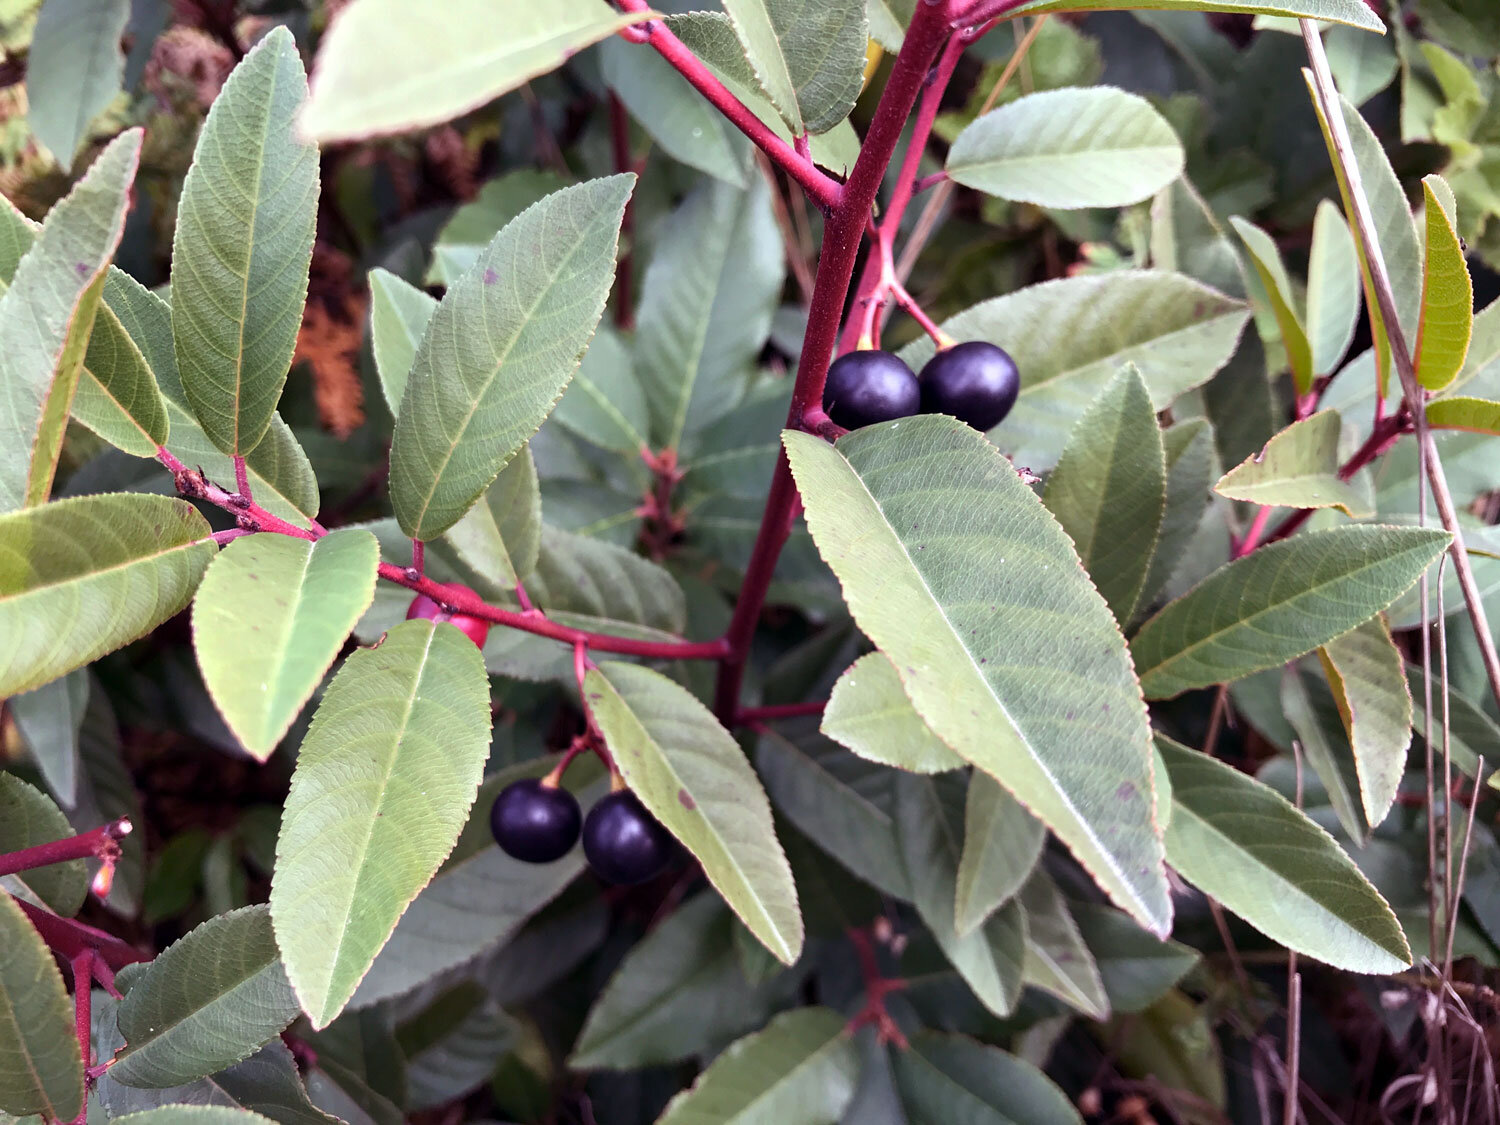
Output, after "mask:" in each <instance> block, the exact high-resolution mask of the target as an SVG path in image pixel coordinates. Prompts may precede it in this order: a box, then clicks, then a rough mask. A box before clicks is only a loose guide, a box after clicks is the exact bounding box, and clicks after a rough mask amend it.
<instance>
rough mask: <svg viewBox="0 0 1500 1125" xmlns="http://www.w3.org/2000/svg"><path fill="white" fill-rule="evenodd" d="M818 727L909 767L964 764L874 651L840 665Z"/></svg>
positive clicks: (870, 754) (872, 756)
mask: <svg viewBox="0 0 1500 1125" xmlns="http://www.w3.org/2000/svg"><path fill="white" fill-rule="evenodd" d="M822 730H823V733H824V734H826V735H827V736H828V737H829V738H831V739H833V740H834V741H835V742H838V743H842V744H843V745H844V746H847V747H848V748H849V749H850V750H852V751H854V753H856V754H858V755H859V756H860V757H861V758H866V759H868V760H870V761H872V762H879V763H881V764H882V765H887V766H895V767H896V768H897V769H903V770H910V771H911V772H913V773H941V772H942V771H943V770H956V769H961V768H962V767H963V766H965V765H967V764H968V763H967V762H965V761H964V760H963V759H962V758H960V757H959V756H958V755H957V754H955V753H954V752H953V751H952V750H950V749H949V748H948V745H947V744H946V743H945V742H944V741H943V740H942V739H941V738H939V737H938V736H937V735H936V734H934V733H933V731H932V728H931V727H929V726H928V725H927V724H926V723H925V722H924V721H923V719H922V716H921V715H919V714H917V710H916V708H915V707H913V706H912V705H911V700H910V699H908V698H906V689H905V688H903V687H902V686H901V677H900V676H898V675H897V674H896V666H895V665H894V664H892V663H891V662H890V660H889V659H888V658H887V657H886V656H885V655H884V654H883V653H879V652H872V653H868V654H866V655H865V656H861V657H860V658H859V659H858V660H856V661H855V662H854V663H853V664H851V665H849V667H848V668H846V669H844V674H843V675H842V676H840V677H839V678H838V682H837V683H835V684H834V685H833V694H832V695H831V696H829V699H828V707H827V709H825V710H824V712H823V724H822Z"/></svg>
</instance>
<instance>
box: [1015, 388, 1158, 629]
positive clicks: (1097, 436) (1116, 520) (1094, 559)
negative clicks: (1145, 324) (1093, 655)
mask: <svg viewBox="0 0 1500 1125" xmlns="http://www.w3.org/2000/svg"><path fill="white" fill-rule="evenodd" d="M1042 503H1044V504H1046V505H1047V508H1048V509H1049V510H1050V511H1051V512H1052V514H1053V515H1054V516H1055V517H1057V522H1058V523H1060V524H1062V527H1063V530H1064V531H1066V532H1067V533H1068V538H1070V539H1072V540H1073V546H1074V547H1075V548H1077V550H1078V556H1079V558H1081V559H1082V560H1083V567H1084V569H1085V570H1087V571H1088V572H1089V577H1091V578H1092V579H1093V580H1094V585H1095V586H1097V587H1098V588H1099V593H1100V594H1102V595H1104V600H1105V601H1106V602H1108V603H1109V608H1110V612H1111V613H1113V614H1114V615H1115V620H1116V621H1118V622H1119V623H1120V624H1121V625H1122V626H1123V625H1126V624H1128V623H1129V621H1130V618H1131V616H1132V615H1133V614H1134V613H1135V607H1136V603H1137V602H1139V601H1140V597H1141V591H1142V590H1143V589H1144V587H1145V584H1146V572H1147V571H1148V570H1149V569H1150V568H1151V559H1152V556H1153V555H1154V554H1155V551H1156V541H1157V537H1158V536H1159V534H1160V532H1161V523H1162V517H1163V514H1164V512H1165V511H1166V504H1167V462H1166V451H1165V449H1164V448H1163V446H1162V436H1161V427H1160V426H1158V425H1157V424H1156V412H1155V411H1154V410H1153V409H1152V408H1151V393H1150V391H1148V390H1147V389H1146V383H1145V380H1143V379H1142V378H1141V373H1140V371H1139V370H1137V369H1136V367H1135V366H1134V365H1133V364H1126V365H1125V367H1124V368H1122V369H1121V371H1120V373H1119V374H1118V375H1116V376H1115V377H1114V379H1112V380H1111V381H1110V382H1109V384H1108V385H1107V386H1106V387H1105V388H1104V390H1102V391H1100V392H1099V397H1098V398H1096V399H1095V400H1094V401H1093V403H1092V404H1091V405H1090V406H1089V408H1088V410H1087V411H1086V412H1085V413H1084V415H1083V417H1082V418H1080V419H1079V420H1078V425H1076V426H1074V427H1073V432H1072V433H1071V434H1070V435H1069V436H1068V444H1067V445H1066V446H1065V447H1064V448H1063V452H1062V457H1061V458H1059V460H1058V462H1057V467H1056V468H1055V469H1053V470H1052V474H1051V475H1050V476H1049V477H1048V478H1047V488H1046V491H1045V492H1044V493H1043V494H1042Z"/></svg>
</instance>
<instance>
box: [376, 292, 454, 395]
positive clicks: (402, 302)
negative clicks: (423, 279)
mask: <svg viewBox="0 0 1500 1125" xmlns="http://www.w3.org/2000/svg"><path fill="white" fill-rule="evenodd" d="M437 306H438V303H437V298H436V297H434V296H432V295H431V294H429V293H426V292H424V291H423V290H421V289H418V288H417V287H416V286H415V285H412V284H411V283H410V282H406V281H402V280H401V279H400V278H399V277H397V276H396V275H395V274H393V273H391V272H389V271H388V270H383V269H379V268H378V267H377V268H376V269H373V270H371V271H370V346H371V349H372V350H373V351H374V352H375V370H376V373H377V374H378V375H379V376H380V390H381V393H382V394H384V395H385V404H386V405H387V406H389V407H390V408H391V415H392V416H393V417H394V416H395V414H396V411H398V410H400V409H401V397H402V395H404V394H405V393H406V380H407V377H408V376H409V375H410V374H411V364H412V360H413V359H415V358H416V355H417V345H418V344H419V343H421V342H422V333H424V332H426V331H427V323H428V321H430V320H431V319H432V313H433V310H435V309H436V308H437Z"/></svg>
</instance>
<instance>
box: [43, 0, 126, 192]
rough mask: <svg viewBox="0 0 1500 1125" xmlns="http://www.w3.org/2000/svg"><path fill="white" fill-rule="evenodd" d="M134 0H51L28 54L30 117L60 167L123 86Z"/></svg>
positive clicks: (67, 163)
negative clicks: (124, 39)
mask: <svg viewBox="0 0 1500 1125" xmlns="http://www.w3.org/2000/svg"><path fill="white" fill-rule="evenodd" d="M129 19H130V0H47V3H45V4H43V5H42V8H41V11H39V12H38V13H37V16H36V29H35V30H34V31H33V32H32V33H31V49H30V51H29V52H28V54H27V57H26V64H27V65H26V123H27V124H28V125H29V126H31V132H32V133H33V134H34V135H35V136H36V139H37V140H39V141H41V142H42V144H44V145H45V146H46V147H47V150H48V151H49V152H51V153H52V155H53V157H55V158H56V160H57V162H58V164H60V165H61V166H62V170H63V171H64V172H67V171H68V170H69V169H70V168H71V167H72V166H73V157H74V156H75V155H77V153H78V148H79V145H80V144H82V143H83V141H84V139H85V138H86V137H87V136H88V129H89V123H90V122H91V121H93V120H94V118H95V117H97V116H99V114H100V113H102V112H103V111H104V110H105V109H106V108H108V106H109V103H110V102H112V101H114V99H115V96H116V95H117V94H118V93H119V92H120V85H121V83H122V81H123V80H124V77H125V53H124V52H123V51H121V50H120V37H121V36H122V35H124V33H125V24H126V22H127V21H128V20H129Z"/></svg>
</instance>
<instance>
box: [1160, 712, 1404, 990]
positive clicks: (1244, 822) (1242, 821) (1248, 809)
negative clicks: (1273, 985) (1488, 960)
mask: <svg viewBox="0 0 1500 1125" xmlns="http://www.w3.org/2000/svg"><path fill="white" fill-rule="evenodd" d="M1157 746H1158V748H1159V749H1160V750H1161V753H1162V757H1163V759H1164V760H1165V761H1166V763H1167V769H1168V770H1169V771H1170V772H1171V777H1172V801H1173V811H1172V823H1171V825H1170V826H1169V827H1168V828H1167V858H1168V860H1169V862H1171V864H1172V865H1173V866H1174V867H1176V868H1177V869H1178V870H1179V871H1181V872H1182V874H1183V877H1184V878H1186V879H1187V880H1188V881H1189V882H1191V883H1192V884H1193V885H1194V886H1196V887H1197V888H1198V889H1199V890H1201V891H1203V892H1204V893H1205V894H1209V895H1212V896H1213V897H1214V898H1216V899H1218V900H1219V901H1220V902H1221V903H1223V904H1224V905H1225V906H1226V907H1228V908H1229V909H1230V910H1232V911H1234V913H1236V914H1238V915H1239V916H1240V917H1241V918H1243V919H1245V921H1247V922H1249V923H1250V924H1251V925H1252V926H1254V927H1255V928H1256V929H1257V930H1259V931H1260V932H1261V933H1263V934H1265V935H1266V936H1267V937H1269V938H1270V939H1271V940H1272V941H1276V942H1279V943H1280V944H1282V945H1284V946H1286V947H1287V948H1288V949H1295V950H1296V951H1297V952H1299V953H1303V954H1306V955H1307V956H1309V957H1314V958H1316V959H1317V960H1319V961H1325V962H1327V963H1328V964H1330V965H1333V966H1335V967H1336V968H1341V969H1348V970H1350V971H1351V972H1357V973H1395V972H1399V971H1401V970H1402V969H1404V968H1405V967H1406V966H1407V965H1409V964H1411V951H1410V950H1409V949H1408V947H1407V944H1406V937H1405V935H1403V934H1402V932H1401V926H1400V924H1399V923H1397V921H1396V916H1395V915H1394V914H1393V913H1392V912H1391V908H1390V907H1389V906H1387V905H1386V903H1385V900H1384V899H1382V898H1381V897H1380V894H1379V893H1378V892H1377V891H1376V890H1375V888H1374V887H1372V886H1370V884H1369V882H1368V881H1367V880H1366V879H1365V877H1364V876H1363V875H1362V874H1361V873H1360V871H1359V868H1357V867H1355V866H1354V861H1353V860H1351V859H1350V858H1349V857H1348V856H1347V855H1345V854H1344V851H1343V849H1342V848H1340V847H1339V846H1338V844H1337V843H1335V842H1334V839H1333V837H1332V836H1330V835H1328V833H1327V832H1325V831H1323V829H1321V828H1319V827H1318V826H1317V825H1316V824H1314V823H1313V822H1312V821H1311V820H1309V819H1308V818H1307V817H1306V816H1305V815H1303V814H1302V813H1301V812H1300V811H1298V810H1297V809H1296V808H1295V807H1294V806H1293V805H1292V804H1291V803H1290V802H1289V801H1287V800H1286V798H1284V797H1282V796H1281V794H1279V793H1277V792H1276V791H1275V790H1273V789H1271V788H1269V787H1267V786H1265V785H1262V784H1261V783H1260V782H1258V781H1256V780H1255V779H1254V778H1252V777H1248V776H1246V775H1245V774H1242V773H1240V772H1239V771H1238V770H1236V769H1233V768H1231V767H1229V766H1226V765H1224V764H1223V763H1222V762H1219V761H1216V760H1215V759H1213V758H1210V757H1208V756H1207V755H1206V754H1200V753H1198V752H1197V751H1195V750H1189V749H1188V748H1187V747H1185V746H1179V745H1177V744H1176V743H1174V742H1171V741H1170V740H1168V739H1164V738H1158V739H1157Z"/></svg>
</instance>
